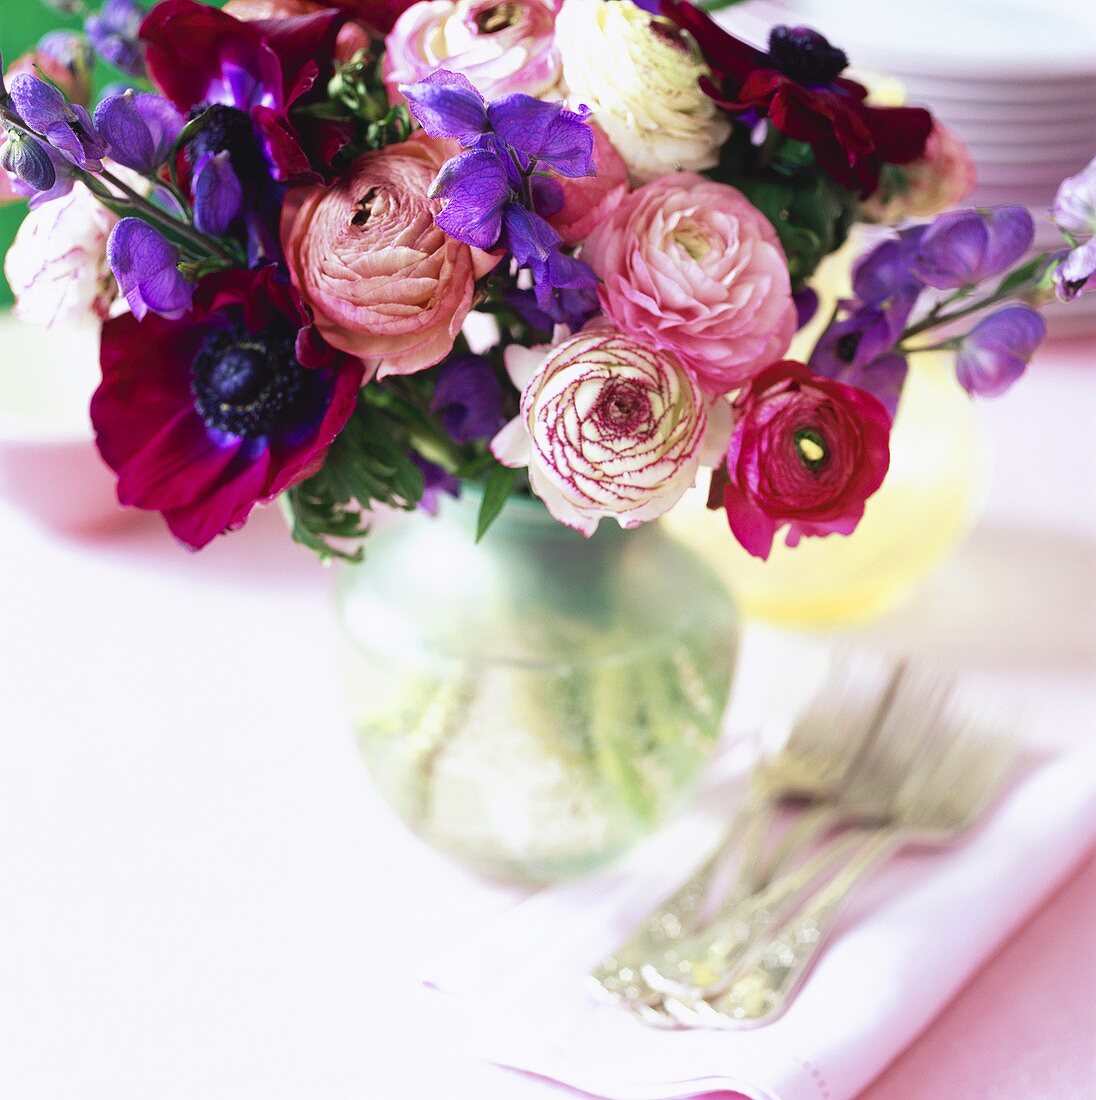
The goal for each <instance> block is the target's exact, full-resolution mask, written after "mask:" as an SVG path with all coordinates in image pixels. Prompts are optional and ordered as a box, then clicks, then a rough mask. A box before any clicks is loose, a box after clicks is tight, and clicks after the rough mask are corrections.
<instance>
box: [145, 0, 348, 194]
mask: <svg viewBox="0 0 1096 1100" xmlns="http://www.w3.org/2000/svg"><path fill="white" fill-rule="evenodd" d="M344 18H345V17H344V15H343V14H342V13H341V12H339V11H336V10H335V9H334V8H325V9H323V10H321V11H317V12H314V13H312V14H309V15H294V16H282V17H278V18H274V19H258V20H251V21H248V22H245V21H243V20H241V19H236V18H235V17H234V16H232V15H229V14H228V13H227V12H223V11H218V10H217V9H216V8H212V7H210V6H209V5H208V4H199V3H196V2H195V0H162V2H161V3H159V4H157V5H156V6H155V7H154V8H153V9H152V10H151V11H150V12H149V13H148V15H147V16H146V17H145V21H144V22H143V23H142V24H141V38H142V40H143V41H144V42H145V45H146V53H145V61H146V64H147V66H148V71H149V74H150V76H151V77H152V79H153V81H154V82H155V83H156V85H157V87H159V89H160V90H161V91H162V92H163V93H164V95H166V96H167V98H168V99H170V100H171V101H172V102H173V103H174V104H175V106H176V107H178V108H179V110H181V111H182V112H183V113H184V114H186V113H187V112H191V111H193V110H194V109H195V108H197V107H205V106H210V105H220V106H221V107H227V108H230V109H232V110H233V111H237V112H242V113H243V114H245V115H247V116H249V117H250V119H251V123H252V126H253V128H254V132H255V137H256V139H257V141H258V143H259V145H260V147H261V149H262V152H263V154H264V156H265V159H266V162H267V165H268V167H269V169H270V171H271V174H272V175H273V176H274V178H275V179H276V180H281V181H283V182H294V183H301V182H308V181H318V180H319V179H320V175H321V172H323V171H324V170H325V169H329V168H330V163H331V159H332V158H333V157H334V155H335V154H336V153H337V152H338V151H339V149H341V148H342V147H343V145H345V144H346V142H347V141H348V140H349V137H350V128H349V127H348V126H347V125H346V124H345V123H340V122H332V121H326V120H320V119H313V120H310V122H309V125H308V129H307V132H300V131H299V130H298V129H297V126H296V123H295V122H293V121H291V120H290V117H289V112H290V108H291V107H293V106H294V105H295V104H303V103H307V102H309V101H310V99H312V98H313V97H316V96H321V95H323V94H324V92H325V89H326V86H327V80H328V79H329V78H330V76H331V75H332V73H333V71H334V69H333V62H332V59H333V57H334V53H335V39H336V35H337V34H338V31H339V28H340V26H341V25H342V23H343V21H344ZM222 126H223V124H222ZM306 150H308V151H309V152H311V153H312V159H311V160H310V159H309V155H308V152H306ZM229 151H230V152H232V153H233V154H237V153H238V152H239V150H237V149H230V150H229Z"/></svg>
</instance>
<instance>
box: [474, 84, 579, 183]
mask: <svg viewBox="0 0 1096 1100" xmlns="http://www.w3.org/2000/svg"><path fill="white" fill-rule="evenodd" d="M487 117H488V119H489V120H490V123H491V126H492V128H493V129H494V131H495V133H496V134H498V136H499V137H500V138H501V139H502V140H503V141H504V142H506V144H507V145H509V146H511V147H512V148H514V149H516V150H517V151H518V152H519V153H523V154H524V155H525V156H528V157H535V158H536V160H537V161H538V162H539V163H540V164H543V165H545V166H547V167H548V168H551V169H552V170H553V171H555V172H558V173H559V174H560V175H561V176H570V177H577V176H592V175H594V168H593V156H594V132H593V130H591V129H590V127H589V125H588V124H587V119H588V118H589V117H590V111H589V109H588V108H586V107H581V108H580V109H579V110H578V111H569V110H567V108H566V107H564V105H563V104H562V103H544V102H542V101H541V100H539V99H534V98H533V97H532V96H527V95H521V94H520V93H517V94H514V95H508V96H504V97H503V98H502V99H499V100H496V101H495V102H494V103H492V104H491V105H490V106H489V107H488V108H487Z"/></svg>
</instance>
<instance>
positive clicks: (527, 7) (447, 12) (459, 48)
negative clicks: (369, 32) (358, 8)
mask: <svg viewBox="0 0 1096 1100" xmlns="http://www.w3.org/2000/svg"><path fill="white" fill-rule="evenodd" d="M558 7H559V0H421V2H420V3H418V4H412V5H411V6H410V7H409V8H408V9H407V10H406V11H405V12H404V13H403V14H402V15H401V16H400V17H399V19H397V20H396V25H395V26H394V27H393V28H392V31H391V33H390V34H389V35H388V37H387V38H386V39H385V54H384V82H385V85H386V87H387V88H388V94H389V97H390V98H391V99H392V101H393V102H398V101H399V100H400V98H401V96H400V93H399V86H400V85H401V84H417V83H418V82H419V81H421V80H425V79H426V77H428V76H430V74H431V73H433V72H435V71H436V70H438V69H448V70H449V71H450V72H454V73H460V74H461V75H463V76H466V77H468V79H469V80H470V81H471V82H472V83H473V84H474V85H475V86H476V88H477V89H478V90H479V92H480V94H481V95H483V96H484V97H485V98H487V99H498V98H499V97H500V96H505V95H510V94H511V93H514V92H522V93H524V94H525V95H531V96H534V97H535V98H537V99H562V98H563V89H562V87H561V83H560V81H561V73H562V62H561V60H560V56H559V51H558V50H557V49H556V40H555V33H556V11H557V9H558Z"/></svg>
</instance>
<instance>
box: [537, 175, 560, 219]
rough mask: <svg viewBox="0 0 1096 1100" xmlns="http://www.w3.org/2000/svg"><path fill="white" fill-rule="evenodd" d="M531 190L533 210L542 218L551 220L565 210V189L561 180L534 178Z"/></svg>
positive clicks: (544, 177)
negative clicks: (561, 184)
mask: <svg viewBox="0 0 1096 1100" xmlns="http://www.w3.org/2000/svg"><path fill="white" fill-rule="evenodd" d="M529 190H530V191H531V192H532V195H533V209H534V210H535V211H536V212H537V213H538V214H539V215H540V216H541V217H542V218H550V217H552V216H553V215H554V214H558V213H559V212H560V211H561V210H562V209H563V201H564V199H563V188H562V187H561V186H560V183H559V180H554V179H549V178H548V177H547V176H533V177H532V178H531V179H530V180H529Z"/></svg>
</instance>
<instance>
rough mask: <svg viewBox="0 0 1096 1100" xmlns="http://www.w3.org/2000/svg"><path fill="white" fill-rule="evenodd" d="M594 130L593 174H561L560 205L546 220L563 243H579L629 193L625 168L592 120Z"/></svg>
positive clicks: (591, 124)
mask: <svg viewBox="0 0 1096 1100" xmlns="http://www.w3.org/2000/svg"><path fill="white" fill-rule="evenodd" d="M589 125H590V129H591V130H593V131H594V167H595V168H596V169H597V175H596V176H578V177H577V178H574V179H570V178H567V177H562V176H561V177H560V179H559V184H560V186H561V187H562V188H563V208H562V209H561V210H560V211H559V213H558V214H554V215H553V216H552V217H550V218H549V219H548V220H549V221H550V222H551V223H552V227H553V228H554V229H555V230H556V232H557V233H558V234H559V235H560V236H561V237H562V238H563V243H564V244H570V245H575V244H581V243H582V242H583V241H584V240H586V238H587V237H588V236H589V235H590V234H591V233H592V232H593V231H594V229H595V228H596V227H597V226H598V225H600V224H601V223H602V222H603V221H604V220H605V219H606V218H607V217H608V216H609V215H610V214H611V213H612V212H613V211H614V210H615V209H616V208H617V207H618V206H619V205H620V202H621V199H623V198H624V196H625V195H627V194H628V168H627V166H626V165H625V163H624V161H623V160H621V159H620V154H619V153H618V152H617V151H616V149H615V148H614V147H613V143H612V142H611V141H610V140H609V139H608V138H607V137H606V136H605V131H604V130H603V129H602V128H601V127H600V126H598V125H597V123H596V122H591V123H590V124H589Z"/></svg>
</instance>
